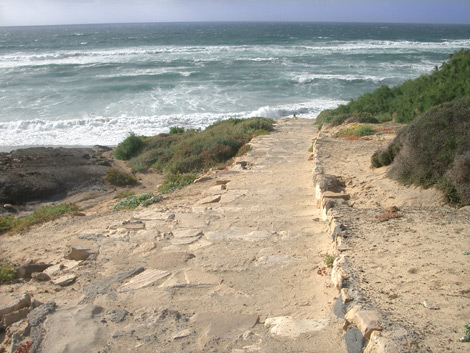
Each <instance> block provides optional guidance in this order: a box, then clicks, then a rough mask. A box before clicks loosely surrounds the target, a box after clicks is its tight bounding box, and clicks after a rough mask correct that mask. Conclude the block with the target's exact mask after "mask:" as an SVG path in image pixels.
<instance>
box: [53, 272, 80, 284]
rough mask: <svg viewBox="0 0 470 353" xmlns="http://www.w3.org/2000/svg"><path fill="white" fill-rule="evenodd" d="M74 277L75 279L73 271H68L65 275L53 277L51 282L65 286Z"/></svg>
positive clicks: (73, 279) (73, 280) (72, 280)
mask: <svg viewBox="0 0 470 353" xmlns="http://www.w3.org/2000/svg"><path fill="white" fill-rule="evenodd" d="M76 279H77V276H76V275H74V274H73V273H70V274H67V275H63V276H60V277H59V278H55V279H53V280H52V283H54V284H55V285H58V286H61V287H65V286H68V285H70V284H72V283H73V282H75V280H76Z"/></svg>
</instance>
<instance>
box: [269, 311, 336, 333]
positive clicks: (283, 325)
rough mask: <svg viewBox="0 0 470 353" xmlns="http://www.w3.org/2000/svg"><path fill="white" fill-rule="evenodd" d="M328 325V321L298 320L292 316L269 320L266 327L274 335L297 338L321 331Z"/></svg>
mask: <svg viewBox="0 0 470 353" xmlns="http://www.w3.org/2000/svg"><path fill="white" fill-rule="evenodd" d="M326 325H328V320H327V319H297V318H295V317H291V316H278V317H271V318H267V319H266V321H265V322H264V326H266V327H270V328H271V329H270V331H271V333H272V334H274V335H278V336H284V337H289V338H292V339H294V338H296V337H298V336H300V335H301V334H303V333H307V332H313V331H319V330H321V329H323V328H325V327H326Z"/></svg>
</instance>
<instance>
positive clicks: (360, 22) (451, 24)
mask: <svg viewBox="0 0 470 353" xmlns="http://www.w3.org/2000/svg"><path fill="white" fill-rule="evenodd" d="M171 23H174V24H177V23H180V24H182V23H194V24H196V23H318V24H377V25H425V26H470V23H446V22H442V23H441V22H434V23H431V22H408V21H405V22H380V21H378V22H377V21H293V20H288V21H287V20H286V21H283V20H270V21H263V20H230V21H224V20H220V21H219V20H214V21H153V22H148V21H142V22H100V23H62V24H32V25H7V26H2V25H0V28H18V27H60V26H104V25H137V24H171Z"/></svg>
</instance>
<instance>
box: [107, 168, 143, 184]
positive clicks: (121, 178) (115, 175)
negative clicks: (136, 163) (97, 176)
mask: <svg viewBox="0 0 470 353" xmlns="http://www.w3.org/2000/svg"><path fill="white" fill-rule="evenodd" d="M105 180H106V181H107V182H108V183H110V184H111V185H115V186H128V185H135V184H137V179H136V178H135V177H134V176H133V175H130V174H128V173H126V172H123V171H121V170H118V169H116V168H109V169H107V170H106V176H105Z"/></svg>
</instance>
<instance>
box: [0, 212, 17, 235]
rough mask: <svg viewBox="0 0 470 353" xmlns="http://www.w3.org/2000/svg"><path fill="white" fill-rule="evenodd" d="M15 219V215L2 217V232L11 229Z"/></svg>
mask: <svg viewBox="0 0 470 353" xmlns="http://www.w3.org/2000/svg"><path fill="white" fill-rule="evenodd" d="M15 221H16V220H15V217H13V216H4V217H0V234H2V233H4V232H8V231H9V230H11V229H12V228H13V227H14V225H15Z"/></svg>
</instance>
